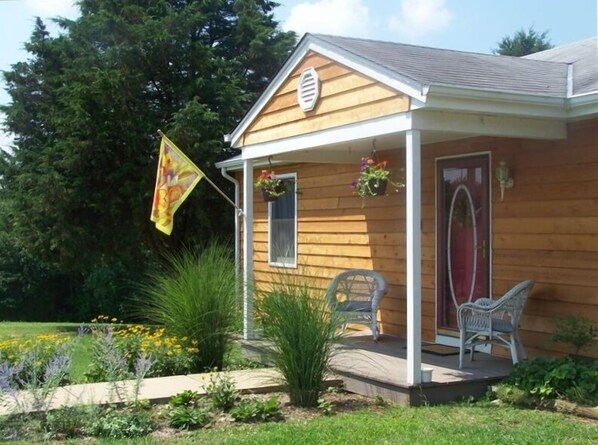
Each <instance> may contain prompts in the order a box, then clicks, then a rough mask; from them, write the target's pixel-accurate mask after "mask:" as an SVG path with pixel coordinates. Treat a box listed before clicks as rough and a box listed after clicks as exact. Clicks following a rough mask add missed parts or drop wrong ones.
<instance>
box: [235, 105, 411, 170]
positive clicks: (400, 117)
mask: <svg viewBox="0 0 598 445" xmlns="http://www.w3.org/2000/svg"><path fill="white" fill-rule="evenodd" d="M409 128H411V112H406V113H397V114H392V115H390V116H384V117H380V118H377V119H371V120H369V121H365V122H357V123H354V124H348V125H343V126H342V127H336V128H330V129H327V130H320V131H315V132H313V133H308V134H304V135H300V136H292V137H288V138H284V139H279V140H275V141H269V142H264V143H261V144H255V145H247V146H245V147H243V152H242V154H241V158H242V159H257V158H264V157H269V156H276V155H279V154H282V153H289V152H292V151H297V150H305V149H308V148H314V147H319V146H323V145H332V144H341V143H345V142H351V141H354V140H359V139H366V138H372V137H376V136H383V135H386V134H393V133H399V132H403V131H405V130H407V129H409Z"/></svg>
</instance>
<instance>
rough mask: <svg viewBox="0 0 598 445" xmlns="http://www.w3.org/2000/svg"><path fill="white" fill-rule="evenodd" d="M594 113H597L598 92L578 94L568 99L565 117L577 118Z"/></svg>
mask: <svg viewBox="0 0 598 445" xmlns="http://www.w3.org/2000/svg"><path fill="white" fill-rule="evenodd" d="M596 114H598V93H596V92H593V93H587V94H579V95H577V96H573V97H572V98H570V99H569V112H568V114H567V117H569V118H571V119H579V118H583V117H586V116H592V115H596Z"/></svg>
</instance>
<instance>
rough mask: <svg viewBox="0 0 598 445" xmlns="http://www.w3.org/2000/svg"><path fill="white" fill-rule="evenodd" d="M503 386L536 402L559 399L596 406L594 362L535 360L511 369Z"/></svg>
mask: <svg viewBox="0 0 598 445" xmlns="http://www.w3.org/2000/svg"><path fill="white" fill-rule="evenodd" d="M505 383H507V384H510V385H513V386H515V387H517V388H519V389H521V390H523V391H525V392H526V393H527V394H529V395H530V396H532V397H535V398H539V399H540V400H545V399H555V398H563V399H567V400H570V401H573V402H579V403H590V404H595V403H597V402H598V360H592V361H580V360H575V359H572V358H570V357H560V358H536V359H533V360H529V361H527V362H522V363H518V364H517V365H515V366H514V367H513V370H512V371H511V375H510V376H509V377H508V379H507V380H506V381H505Z"/></svg>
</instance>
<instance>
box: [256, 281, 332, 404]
mask: <svg viewBox="0 0 598 445" xmlns="http://www.w3.org/2000/svg"><path fill="white" fill-rule="evenodd" d="M311 294H312V290H311V288H310V287H309V286H308V285H307V283H305V282H299V281H298V279H296V278H293V277H292V276H290V275H286V276H284V277H283V279H282V280H281V281H280V282H279V283H275V284H274V285H273V286H272V289H271V290H270V291H269V292H267V293H265V295H263V296H262V297H261V299H259V300H258V304H257V309H258V314H259V317H260V320H261V324H262V327H263V333H264V337H265V338H266V339H267V340H270V341H271V342H272V344H273V349H272V351H271V354H272V357H271V359H272V363H274V366H275V367H276V368H278V369H279V370H280V372H281V373H282V376H283V379H284V381H285V384H286V387H287V391H288V393H289V397H290V400H291V404H293V405H296V406H310V407H314V406H317V402H318V398H319V394H320V392H321V390H322V389H323V383H324V379H325V377H326V373H327V372H328V369H329V361H330V357H331V355H332V353H333V346H334V344H335V343H337V342H338V341H340V335H339V334H338V332H339V328H340V327H341V326H342V324H343V320H342V318H340V317H339V316H338V315H336V314H334V313H330V312H329V311H328V308H327V306H326V303H325V301H324V299H323V298H312V295H311Z"/></svg>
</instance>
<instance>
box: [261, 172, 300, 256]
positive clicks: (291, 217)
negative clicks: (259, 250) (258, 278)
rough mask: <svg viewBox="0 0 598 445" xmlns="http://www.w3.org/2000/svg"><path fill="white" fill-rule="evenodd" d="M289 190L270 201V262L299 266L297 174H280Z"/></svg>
mask: <svg viewBox="0 0 598 445" xmlns="http://www.w3.org/2000/svg"><path fill="white" fill-rule="evenodd" d="M278 176H279V177H280V179H283V180H284V181H285V182H286V183H287V186H288V189H289V190H288V192H287V193H285V194H284V195H282V196H281V197H280V198H278V200H277V201H274V202H270V203H268V263H269V264H270V265H271V266H280V267H297V193H296V189H297V175H296V174H287V175H278Z"/></svg>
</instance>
